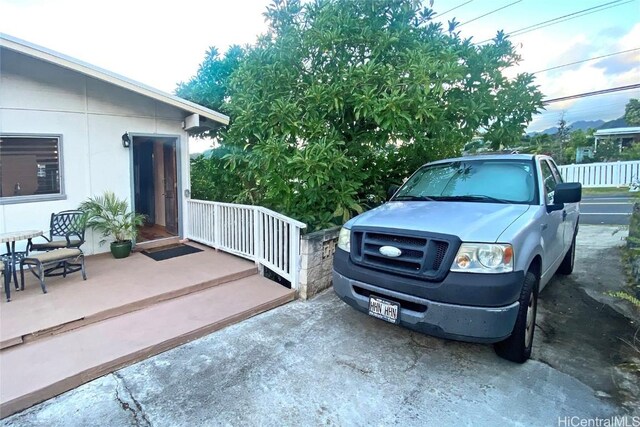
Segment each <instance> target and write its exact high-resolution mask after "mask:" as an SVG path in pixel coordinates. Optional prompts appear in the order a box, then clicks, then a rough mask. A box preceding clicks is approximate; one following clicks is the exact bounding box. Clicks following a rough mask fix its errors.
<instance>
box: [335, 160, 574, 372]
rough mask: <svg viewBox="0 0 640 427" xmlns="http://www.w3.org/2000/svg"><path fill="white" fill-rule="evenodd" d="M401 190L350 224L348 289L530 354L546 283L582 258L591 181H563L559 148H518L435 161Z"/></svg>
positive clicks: (387, 312) (341, 258) (345, 249)
mask: <svg viewBox="0 0 640 427" xmlns="http://www.w3.org/2000/svg"><path fill="white" fill-rule="evenodd" d="M391 191H392V192H391V194H392V196H391V198H390V200H389V201H388V202H387V203H385V204H384V205H382V206H380V207H378V208H376V209H373V210H371V211H368V212H365V213H363V214H361V215H358V216H357V217H355V218H353V219H351V220H350V221H348V222H347V223H346V224H345V225H344V227H343V228H342V230H341V231H340V236H339V239H338V248H337V249H336V253H335V257H334V267H333V268H334V269H333V288H334V290H335V292H336V293H337V294H338V296H339V297H340V298H341V299H342V300H343V301H344V302H346V303H347V304H349V305H351V306H352V307H354V308H356V309H358V310H360V311H363V312H365V313H368V314H369V315H372V316H375V317H377V318H380V319H382V320H385V321H388V322H392V323H397V324H400V325H403V326H405V327H408V328H411V329H414V330H417V331H420V332H423V333H426V334H429V335H434V336H438V337H443V338H450V339H455V340H461V341H470V342H481V343H494V346H495V349H496V352H497V353H498V354H499V355H500V356H502V357H504V358H506V359H508V360H512V361H514V362H519V363H523V362H525V361H526V360H527V359H529V357H530V355H531V345H532V343H533V333H534V327H535V318H536V307H537V299H538V292H539V291H541V290H542V289H543V288H544V286H545V285H546V284H547V283H548V282H549V280H550V279H551V277H552V276H553V275H554V273H556V271H557V272H558V273H561V274H570V273H571V272H572V270H573V263H574V257H575V240H576V235H577V233H578V216H579V210H578V202H579V201H580V199H581V194H582V187H581V185H580V184H579V183H563V182H562V177H561V176H560V173H559V171H558V168H557V166H556V164H555V163H554V161H553V160H552V159H551V158H550V157H548V156H534V155H520V154H515V155H489V156H475V157H462V158H457V159H447V160H441V161H437V162H433V163H429V164H426V165H424V166H422V167H421V168H420V169H418V170H417V171H416V172H415V173H414V174H413V175H412V176H411V177H410V178H409V179H408V180H407V181H406V182H405V183H404V184H403V185H402V186H401V187H400V188H399V189H397V191H395V189H393V190H391Z"/></svg>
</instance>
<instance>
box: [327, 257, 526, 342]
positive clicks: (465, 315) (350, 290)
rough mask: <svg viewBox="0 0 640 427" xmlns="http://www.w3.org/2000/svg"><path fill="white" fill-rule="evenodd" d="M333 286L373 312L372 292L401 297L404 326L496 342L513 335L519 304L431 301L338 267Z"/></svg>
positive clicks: (350, 301)
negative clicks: (365, 280) (351, 275)
mask: <svg viewBox="0 0 640 427" xmlns="http://www.w3.org/2000/svg"><path fill="white" fill-rule="evenodd" d="M333 289H334V290H335V292H336V294H337V295H338V296H339V297H340V299H342V300H343V301H344V302H346V303H347V304H349V305H350V306H352V307H354V308H356V309H358V310H360V311H362V312H364V313H368V312H369V295H370V294H372V295H376V296H380V297H383V298H384V297H386V298H389V299H391V300H393V301H397V302H399V303H400V311H399V313H398V317H399V323H400V324H401V325H402V326H405V327H407V328H409V329H413V330H416V331H418V332H422V333H425V334H427V335H433V336H436V337H441V338H448V339H454V340H459V341H468V342H480V343H495V342H498V341H502V340H503V339H505V338H507V337H508V336H509V335H511V332H512V330H513V326H514V325H515V321H516V316H517V315H518V308H519V303H518V302H517V301H516V302H514V303H511V304H509V305H506V306H501V307H476V306H469V305H457V304H449V303H443V302H436V301H431V300H428V299H424V298H420V297H417V296H412V295H408V294H404V293H400V292H396V291H393V290H390V289H385V288H382V287H379V286H375V285H371V284H368V283H363V282H360V281H357V280H352V279H349V278H348V277H346V276H344V275H342V274H340V273H338V272H337V271H335V269H334V270H333ZM403 303H404V304H403ZM407 306H408V307H407Z"/></svg>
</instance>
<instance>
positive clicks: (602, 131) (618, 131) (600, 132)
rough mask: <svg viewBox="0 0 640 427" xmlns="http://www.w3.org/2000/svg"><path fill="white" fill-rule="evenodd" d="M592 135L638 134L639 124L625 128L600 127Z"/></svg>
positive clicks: (639, 133) (639, 132)
mask: <svg viewBox="0 0 640 427" xmlns="http://www.w3.org/2000/svg"><path fill="white" fill-rule="evenodd" d="M593 135H594V136H623V135H640V126H635V127H626V128H611V129H600V130H598V131H596V133H594V134H593Z"/></svg>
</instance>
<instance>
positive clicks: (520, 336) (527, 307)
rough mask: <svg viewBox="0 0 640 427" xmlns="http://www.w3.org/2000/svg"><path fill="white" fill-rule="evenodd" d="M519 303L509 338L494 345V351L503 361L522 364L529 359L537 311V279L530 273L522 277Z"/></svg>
mask: <svg viewBox="0 0 640 427" xmlns="http://www.w3.org/2000/svg"><path fill="white" fill-rule="evenodd" d="M519 302H520V308H519V310H518V316H517V317H516V324H515V325H514V326H513V331H512V332H511V336H509V338H507V339H506V340H504V341H500V342H498V343H496V344H494V349H495V351H496V353H497V354H498V356H500V357H502V358H504V359H507V360H510V361H512V362H516V363H524V362H526V361H527V360H528V359H529V357H531V347H532V346H533V333H534V331H535V328H536V313H537V311H538V277H537V276H536V275H535V274H534V273H533V272H531V271H528V272H527V274H526V275H525V277H524V283H523V285H522V291H521V292H520V299H519Z"/></svg>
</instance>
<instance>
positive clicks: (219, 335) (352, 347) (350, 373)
mask: <svg viewBox="0 0 640 427" xmlns="http://www.w3.org/2000/svg"><path fill="white" fill-rule="evenodd" d="M591 227H593V226H591ZM584 228H586V230H584V229H583V230H582V231H581V234H582V235H583V236H584V238H582V239H581V243H580V250H579V251H578V254H579V256H580V258H579V261H578V265H577V271H576V275H575V277H576V278H577V279H575V278H568V279H561V280H554V281H553V282H552V283H551V284H550V285H549V286H550V289H554V288H560V289H570V290H572V291H571V292H569V293H567V292H564V291H562V292H557V295H555V294H554V293H551V292H550V293H549V294H548V295H549V296H548V297H545V295H546V294H547V291H548V290H549V289H547V290H545V292H543V293H542V295H541V313H542V316H541V318H540V321H539V322H538V323H539V327H540V328H538V330H537V332H536V334H537V337H536V347H535V349H534V358H537V359H541V360H542V361H539V360H530V361H529V362H527V363H526V364H524V365H516V364H513V363H510V362H507V361H504V360H501V359H499V358H498V357H497V356H496V355H495V354H494V352H493V349H492V348H491V346H486V345H476V344H465V343H458V342H453V341H445V340H441V339H437V338H432V337H428V336H424V335H420V334H417V333H414V332H411V331H408V330H406V329H402V328H399V327H396V326H394V325H390V324H387V323H384V322H382V321H379V320H377V319H374V318H371V317H368V316H366V315H364V314H361V313H359V312H356V311H355V310H353V309H351V308H350V307H348V306H347V305H345V304H343V303H342V302H341V301H340V300H338V298H336V297H335V295H334V294H333V292H331V291H330V292H327V293H325V294H323V295H321V296H319V297H317V298H316V299H314V300H312V301H310V302H301V301H296V302H293V303H290V304H288V305H286V306H283V307H280V308H278V309H276V310H273V311H270V312H268V313H265V314H262V315H259V316H257V317H254V318H252V319H249V320H247V321H244V322H242V323H240V324H237V325H235V326H231V327H229V328H226V329H224V330H222V331H219V332H216V333H214V334H211V335H209V336H207V337H204V338H202V339H199V340H197V341H194V342H191V343H189V344H186V345H184V346H182V347H178V348H176V349H174V350H170V351H168V352H166V353H163V354H160V355H158V356H156V357H153V358H151V359H148V360H146V361H143V362H140V363H137V364H135V365H132V366H129V367H127V368H124V369H122V370H120V371H118V372H116V373H114V374H110V375H107V376H105V377H102V378H99V379H97V380H95V381H92V382H90V383H88V384H86V385H84V386H82V387H79V388H78V389H75V390H73V391H70V392H68V393H66V394H64V395H61V396H59V397H57V398H54V399H51V400H50V401H47V402H44V403H42V404H40V405H37V406H35V407H33V408H31V409H28V410H26V411H24V412H22V413H19V414H16V415H14V416H12V417H9V418H7V419H5V420H3V421H2V422H1V424H2V425H6V426H23V425H24V426H38V425H42V426H45V425H46V426H93V425H96V426H97V425H100V426H102V425H111V426H126V425H140V426H149V425H152V426H183V425H274V426H282V425H287V426H288V425H296V426H297V425H304V426H306V425H420V426H423V425H437V426H441V425H446V424H448V423H452V425H453V423H455V425H459V424H462V425H522V426H537V425H540V426H550V425H555V426H557V425H569V424H558V420H559V418H560V419H565V418H564V417H579V418H580V419H595V418H596V417H597V418H607V417H613V416H622V415H624V414H625V413H626V412H625V408H624V407H623V406H622V400H623V398H622V397H620V396H622V395H618V394H617V393H616V390H615V388H616V387H617V386H616V385H615V384H614V385H611V384H610V383H608V382H607V381H606V380H605V379H603V378H602V377H606V376H610V372H609V371H608V370H607V369H612V366H610V365H611V364H613V363H616V362H612V361H611V360H610V359H609V358H608V357H607V356H606V354H605V353H616V354H618V353H619V348H618V347H619V345H617V344H616V345H614V347H611V342H613V341H617V342H619V339H618V337H617V336H613V337H611V338H612V340H611V342H606V343H604V344H603V345H600V346H599V345H594V344H593V343H592V342H586V343H585V342H584V338H583V337H584V336H588V335H592V336H594V337H595V338H596V341H598V340H597V338H598V337H601V336H602V335H603V334H604V333H605V332H602V331H600V329H598V326H597V325H596V324H595V323H598V321H595V322H594V324H589V323H588V322H587V323H585V321H584V319H583V318H582V317H576V318H575V319H573V321H572V316H571V312H572V311H573V312H574V313H575V312H581V313H583V314H585V313H586V314H589V313H593V311H594V310H596V311H597V307H598V306H602V307H605V306H606V305H605V304H603V303H602V302H600V301H596V300H595V299H593V298H592V297H589V296H588V295H587V292H586V291H585V290H584V289H583V288H582V286H583V284H582V283H579V282H578V280H580V281H587V282H588V281H590V280H593V281H594V283H593V284H592V286H591V285H588V287H589V289H591V290H590V291H589V292H594V293H596V294H598V295H599V294H601V292H600V290H598V286H613V287H619V286H622V284H623V282H624V277H623V276H622V272H621V268H620V264H619V262H618V259H619V258H618V256H619V253H618V251H617V250H615V249H612V247H613V246H615V245H618V244H619V243H620V237H621V236H622V233H620V234H617V232H616V230H615V229H613V228H602V227H593V228H589V226H585V227H584ZM597 236H600V237H599V238H598V245H600V246H599V247H595V248H593V247H592V246H593V245H592V244H591V243H590V241H593V239H594V238H596V237H597ZM602 236H605V237H604V238H603V237H602ZM587 247H591V249H587ZM604 254H607V255H606V259H603V256H605V255H604ZM593 257H598V258H599V262H600V263H603V262H604V263H610V264H611V265H612V270H611V271H604V270H603V271H602V274H605V275H607V277H606V280H604V279H602V277H600V278H599V279H598V278H597V277H599V276H597V277H596V276H594V274H593V272H592V271H591V270H589V269H590V268H592V266H591V264H593V263H594V258H593ZM616 262H617V264H616ZM616 271H617V273H616ZM589 277H592V279H590V278H589ZM593 277H596V279H593ZM601 279H602V280H601ZM606 281H608V282H610V283H613V285H606V284H604V282H606ZM595 282H598V283H595ZM574 291H575V292H576V293H575V294H574V293H573V292H574ZM554 295H555V296H554ZM576 295H586V297H585V298H586V299H588V300H592V301H596V302H595V303H594V305H592V306H589V305H585V304H583V302H584V301H576V300H574V299H575V298H576ZM572 301H573V302H572ZM594 307H596V308H595V309H594ZM608 310H609V309H607V311H606V314H607V319H609V320H607V322H609V321H613V322H616V323H615V324H614V325H615V327H616V332H615V334H614V335H617V334H619V335H620V336H622V335H624V334H627V333H633V328H631V327H629V329H628V330H627V329H624V325H626V324H628V322H627V321H626V319H625V318H624V317H623V316H622V315H621V314H620V313H619V312H618V311H617V310H614V309H610V311H608ZM567 313H569V314H567ZM556 314H557V315H558V316H560V315H562V316H564V317H561V318H560V317H559V318H554V317H553V316H554V315H556ZM185 315H188V313H185ZM594 318H597V319H600V320H602V318H600V317H594ZM611 319H613V320H611ZM551 321H553V323H551ZM603 322H604V321H603ZM571 323H573V325H572V326H571V327H570V328H568V329H567V326H566V325H567V324H571ZM575 323H578V324H581V325H582V330H583V332H581V334H583V335H580V334H578V336H576V337H573V335H574V333H573V332H575V328H576V325H575ZM604 323H606V322H604ZM571 328H574V329H573V331H572V330H571ZM620 328H622V329H621V330H618V329H620ZM542 329H544V330H545V332H541V330H542ZM578 329H580V328H578ZM554 337H556V338H557V337H562V340H555V339H554ZM572 337H573V338H572ZM605 338H606V336H605ZM567 340H568V341H569V342H568V343H567V342H566V341H567ZM598 343H600V342H599V341H598ZM592 347H593V348H592ZM579 355H583V356H585V357H582V358H580V357H574V356H579ZM624 357H626V356H625V355H622V356H620V358H622V359H617V360H618V362H617V363H619V362H622V361H624ZM574 359H575V360H574ZM592 359H593V360H595V362H592V361H591V360H592ZM586 371H588V372H586ZM591 371H598V372H599V374H597V375H596V376H595V377H593V376H592V375H591V373H592V372H591ZM567 419H568V418H567Z"/></svg>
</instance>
